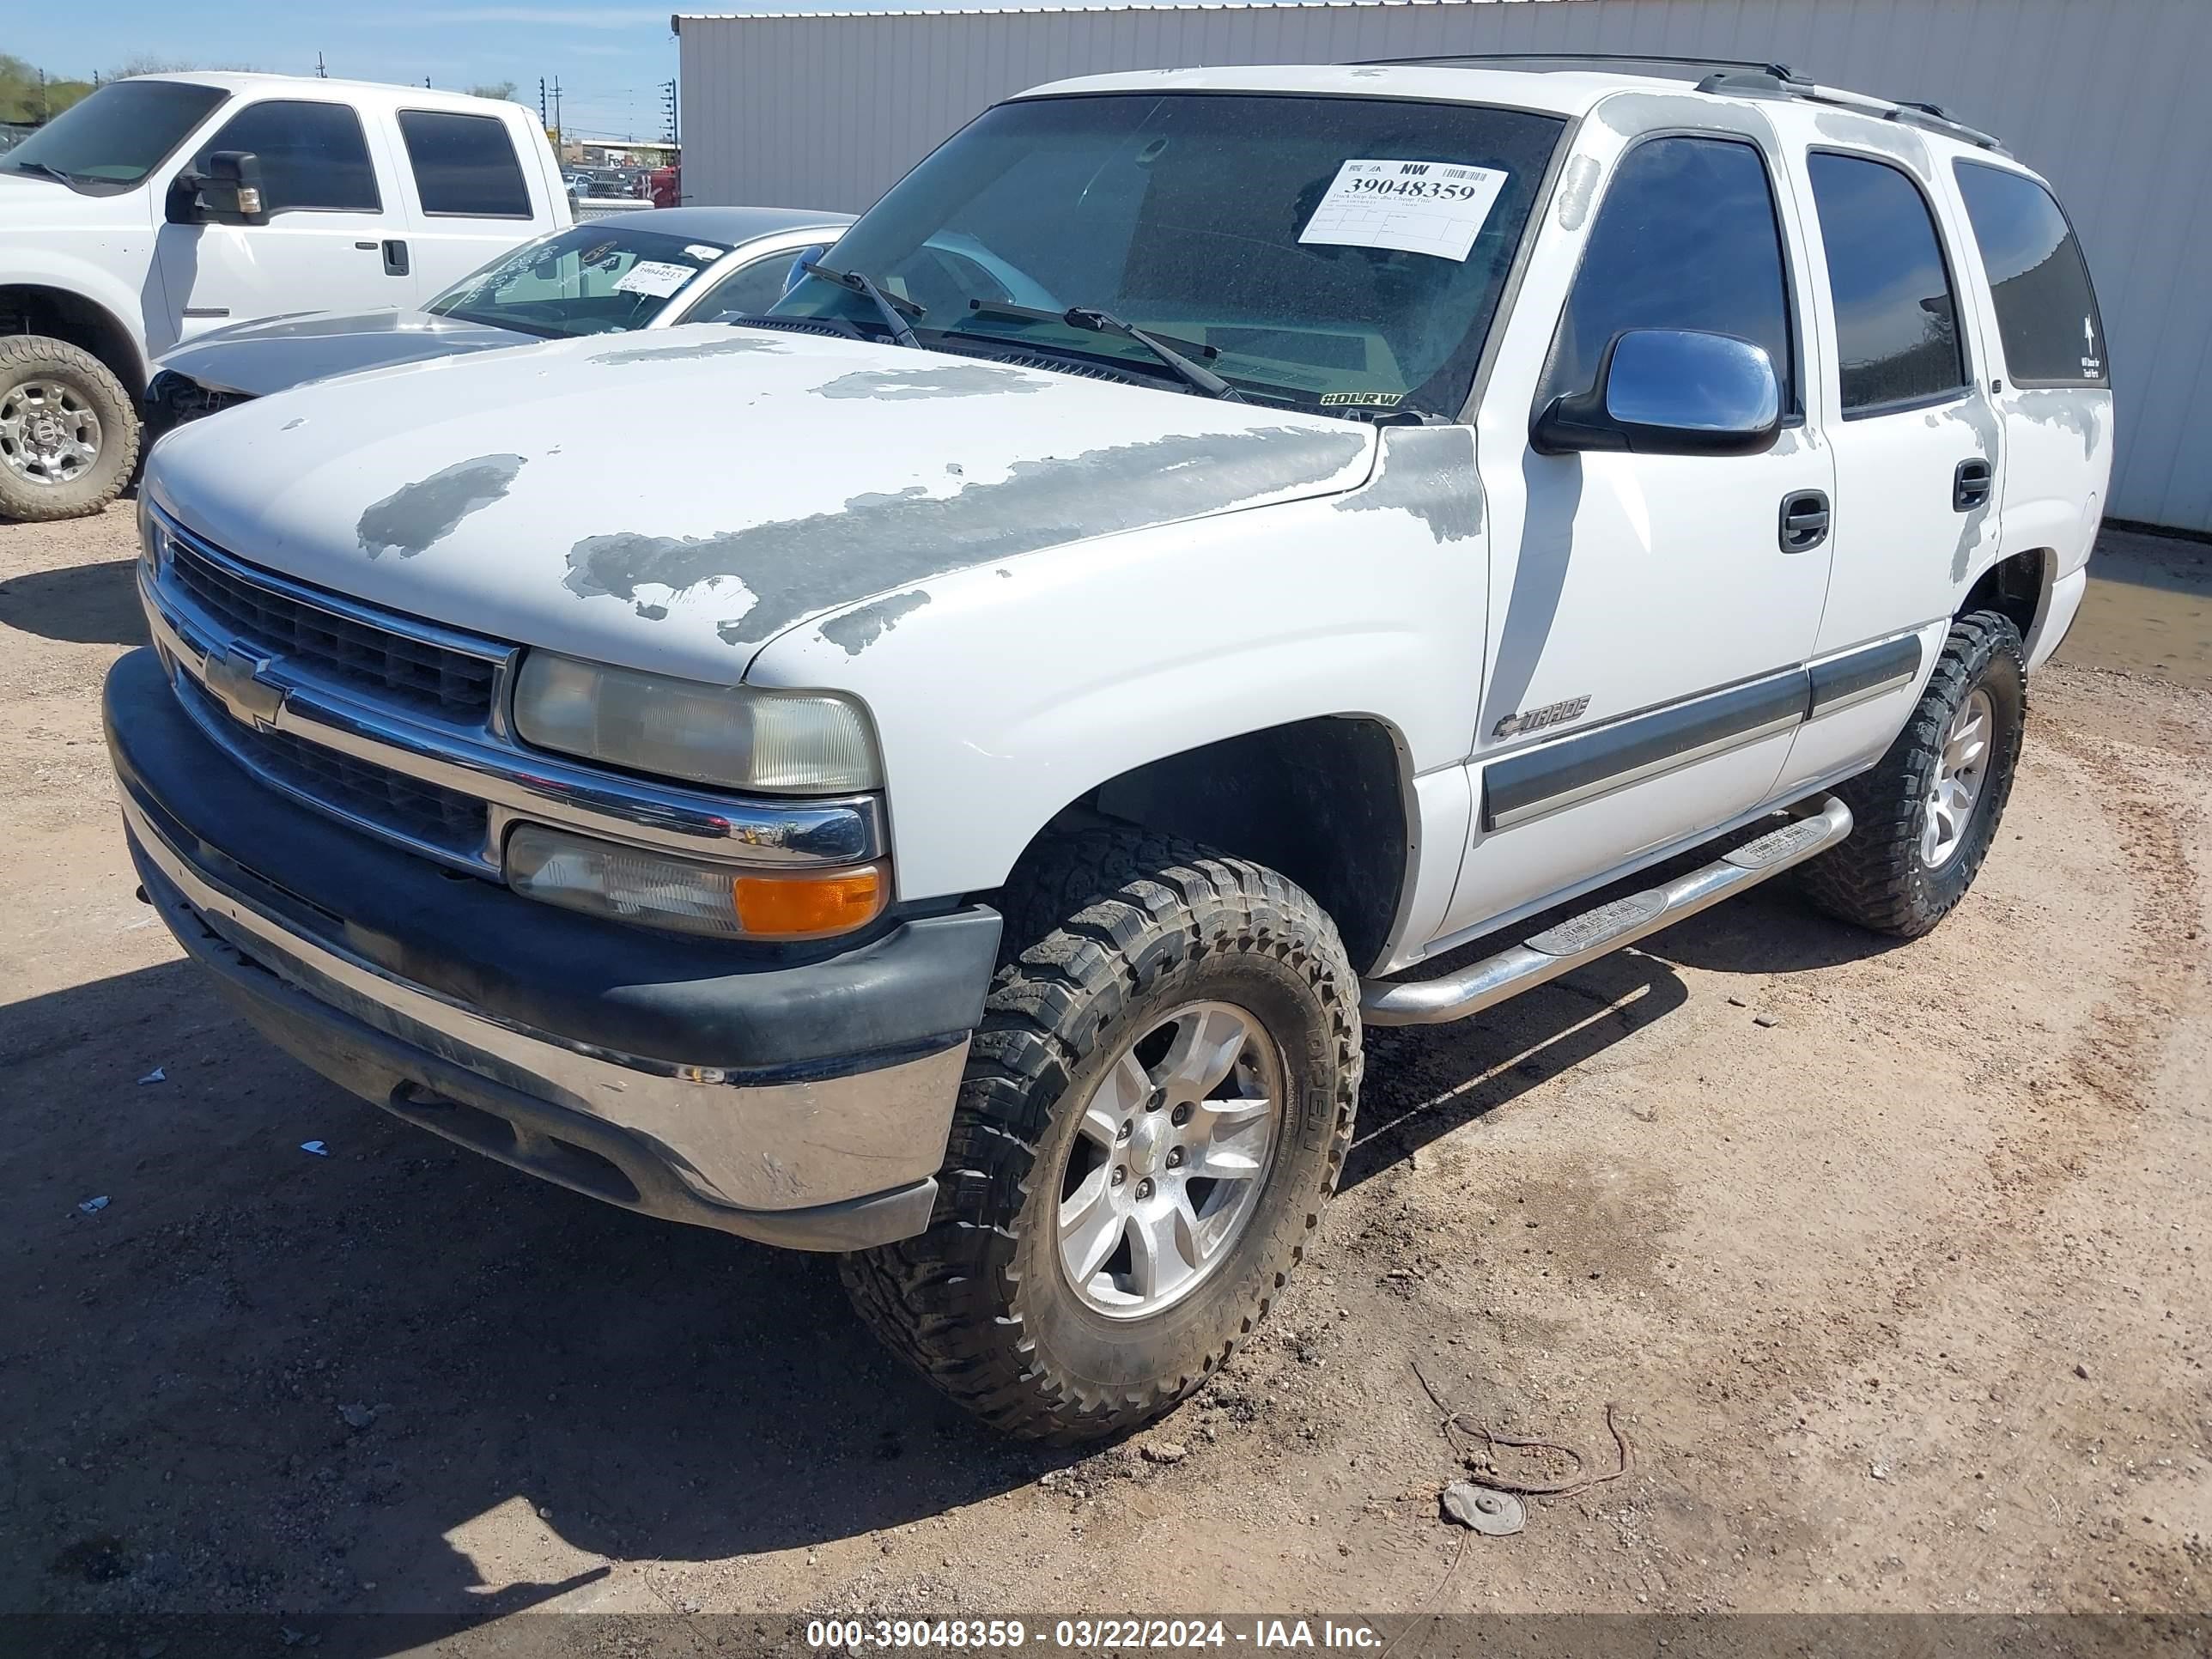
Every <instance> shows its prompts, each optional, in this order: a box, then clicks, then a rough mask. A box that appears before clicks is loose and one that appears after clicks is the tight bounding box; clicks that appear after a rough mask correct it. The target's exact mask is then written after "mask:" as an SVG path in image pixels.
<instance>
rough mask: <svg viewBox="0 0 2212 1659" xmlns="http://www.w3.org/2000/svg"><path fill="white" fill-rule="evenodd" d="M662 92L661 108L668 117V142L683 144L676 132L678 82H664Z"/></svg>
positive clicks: (661, 85)
mask: <svg viewBox="0 0 2212 1659" xmlns="http://www.w3.org/2000/svg"><path fill="white" fill-rule="evenodd" d="M660 91H661V98H660V103H661V107H662V108H663V109H664V110H665V111H666V112H667V115H668V142H669V143H671V144H676V143H682V142H683V140H681V139H680V138H678V137H677V132H676V82H674V81H672V80H671V81H663V82H661V83H660Z"/></svg>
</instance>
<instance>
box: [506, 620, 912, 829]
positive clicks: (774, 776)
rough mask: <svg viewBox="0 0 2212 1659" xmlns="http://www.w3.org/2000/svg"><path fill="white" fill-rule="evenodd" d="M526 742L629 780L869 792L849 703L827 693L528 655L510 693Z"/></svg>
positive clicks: (857, 722) (860, 721) (862, 728)
mask: <svg viewBox="0 0 2212 1659" xmlns="http://www.w3.org/2000/svg"><path fill="white" fill-rule="evenodd" d="M514 729H515V731H516V732H518V733H519V734H520V736H521V738H522V740H523V741H524V742H526V743H531V744H537V745H538V747H539V748H540V749H551V750H557V751H558V752H559V753H561V754H564V755H581V756H584V757H586V758H587V759H591V760H595V761H602V762H605V763H606V764H607V765H609V766H619V767H623V768H625V769H628V770H629V771H633V772H649V773H651V774H653V775H655V776H658V777H668V778H683V779H686V780H689V781H691V782H694V783H712V784H721V785H725V786H726V787H730V788H732V789H759V790H766V791H769V792H771V793H779V794H829V793H841V792H845V791H851V790H860V789H874V788H876V787H879V785H880V783H881V781H882V768H881V767H879V766H878V764H877V763H876V745H875V740H874V739H873V738H872V737H871V736H870V735H869V732H868V723H867V720H866V717H865V716H864V715H863V714H861V713H860V707H859V705H858V704H856V703H854V702H851V701H850V700H849V699H848V698H844V697H841V696H835V695H834V694H832V693H829V692H826V691H778V690H764V689H761V688H757V687H750V686H721V685H706V684H702V683H700V682H699V681H697V680H679V679H671V678H668V677H667V676H665V675H662V674H646V673H641V672H639V671H637V670H635V669H631V668H611V667H606V666H603V665H599V664H595V663H587V662H579V661H577V660H576V659H574V658H573V657H558V656H555V655H553V654H552V653H550V652H545V651H533V652H532V653H530V654H529V655H528V656H526V657H525V658H524V659H522V672H521V674H520V676H519V677H518V678H516V681H515V686H514Z"/></svg>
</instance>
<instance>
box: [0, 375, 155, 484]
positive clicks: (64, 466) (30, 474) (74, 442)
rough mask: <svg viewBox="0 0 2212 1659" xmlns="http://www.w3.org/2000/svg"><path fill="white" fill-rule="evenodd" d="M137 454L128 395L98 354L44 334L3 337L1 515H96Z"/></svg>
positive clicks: (134, 422)
mask: <svg viewBox="0 0 2212 1659" xmlns="http://www.w3.org/2000/svg"><path fill="white" fill-rule="evenodd" d="M137 457H138V421H137V415H136V414H135V412H134V411H133V410H132V409H131V398H130V394H129V393H128V392H125V391H124V389H123V385H122V382H121V381H119V380H117V379H116V378H115V376H114V375H113V374H110V373H109V372H108V369H107V367H106V364H104V363H102V362H100V359H99V358H97V357H95V356H93V355H92V354H91V353H90V352H88V351H86V350H83V349H81V348H79V347H76V346H73V345H70V344H69V343H66V342H64V341H61V340H51V339H47V338H46V337H44V336H42V335H35V334H28V335H22V336H20V337H16V338H13V339H8V340H0V516H5V517H8V518H11V519H21V520H32V521H37V520H48V519H75V518H81V517H82V516H83V515H85V514H86V513H97V512H99V511H100V508H101V507H106V505H107V504H108V502H110V501H113V500H114V499H115V497H116V495H117V494H118V492H119V491H120V490H121V489H122V488H123V486H124V484H125V483H127V482H128V481H129V480H130V477H131V465H132V464H133V463H134V462H135V461H136V460H137Z"/></svg>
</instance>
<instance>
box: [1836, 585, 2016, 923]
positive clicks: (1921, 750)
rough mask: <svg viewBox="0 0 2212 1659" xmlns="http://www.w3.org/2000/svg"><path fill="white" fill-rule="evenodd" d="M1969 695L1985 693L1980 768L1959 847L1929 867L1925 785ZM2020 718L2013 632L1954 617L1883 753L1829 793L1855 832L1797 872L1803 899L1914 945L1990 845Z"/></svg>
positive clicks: (2009, 626) (1970, 878) (1968, 881)
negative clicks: (1986, 753) (1924, 849)
mask: <svg viewBox="0 0 2212 1659" xmlns="http://www.w3.org/2000/svg"><path fill="white" fill-rule="evenodd" d="M1977 689H1979V690H1983V691H1986V692H1987V693H1988V694H1989V698H1990V708H1991V709H1992V710H1993V714H1994V718H1993V721H1992V724H1993V727H1994V729H1993V730H1992V732H1990V759H1989V763H1988V770H1987V773H1986V774H1985V775H1984V780H1983V783H1982V789H1981V793H1980V795H1979V796H1978V798H1977V799H1976V800H1975V802H1974V805H1973V806H1972V810H1971V812H1970V814H1969V817H1968V822H1967V825H1966V830H1965V831H1964V833H1963V834H1962V836H1961V837H1960V843H1959V846H1958V849H1957V850H1956V851H1955V852H1954V853H1953V854H1951V855H1950V857H1949V858H1948V859H1947V860H1944V862H1943V863H1942V864H1941V865H1940V866H1936V867H1935V868H1933V869H1931V868H1929V866H1928V863H1927V861H1926V860H1925V859H1923V857H1922V855H1921V849H1920V837H1921V832H1922V829H1923V826H1924V824H1925V823H1926V813H1927V810H1928V805H1927V804H1928V792H1929V785H1930V783H1931V781H1932V780H1933V778H1934V775H1935V770H1936V762H1937V760H1938V758H1939V757H1940V756H1941V755H1942V749H1943V738H1944V734H1945V732H1948V731H1949V729H1950V726H1951V720H1952V718H1953V716H1954V715H1955V714H1957V713H1958V712H1959V709H1960V707H1961V706H1962V705H1963V704H1964V703H1965V702H1966V699H1967V698H1968V697H1970V696H1972V695H1973V693H1974V691H1975V690H1977ZM2026 725H2027V651H2026V648H2025V647H2023V646H2022V645H2021V638H2020V630H2019V629H2017V628H2015V627H2014V626H2013V623H2012V620H2011V618H2009V617H2004V616H2002V615H2000V614H1999V613H1998V612H1996V611H1973V612H1971V613H1970V614H1968V615H1966V616H1964V617H1960V618H1959V619H1958V621H1956V622H1954V623H1952V624H1951V635H1950V637H1949V638H1948V640H1947V641H1944V645H1943V654H1942V656H1941V657H1939V658H1937V659H1936V670H1935V672H1933V673H1932V674H1930V675H1929V677H1928V684H1927V686H1926V688H1925V689H1924V690H1923V691H1922V692H1921V695H1920V702H1919V706H1918V707H1917V708H1914V709H1913V711H1912V718H1911V720H1907V721H1906V722H1905V729H1904V731H1902V732H1899V733H1898V736H1897V740H1896V742H1894V743H1893V744H1890V746H1889V752H1888V753H1887V754H1886V755H1884V756H1883V757H1881V763H1880V764H1879V765H1877V766H1875V768H1874V769H1873V770H1871V771H1869V772H1863V773H1861V774H1860V775H1858V776H1857V777H1855V778H1853V779H1851V780H1850V781H1848V782H1846V783H1844V784H1842V785H1840V786H1839V787H1838V788H1837V790H1836V793H1837V794H1838V795H1840V796H1842V797H1843V799H1844V805H1848V806H1849V807H1850V809H1851V817H1852V818H1853V820H1854V826H1853V828H1852V830H1851V833H1850V835H1849V836H1846V837H1845V838H1844V842H1843V843H1842V844H1841V845H1840V846H1838V847H1837V848H1834V849H1833V850H1832V851H1830V852H1827V853H1824V854H1821V855H1820V857H1819V858H1817V859H1814V860H1811V861H1810V862H1809V863H1808V864H1807V865H1806V866H1804V869H1803V871H1802V876H1801V880H1802V885H1803V888H1804V890H1805V892H1806V894H1807V895H1808V896H1809V897H1810V898H1811V899H1812V900H1813V902H1814V903H1816V904H1818V905H1819V906H1820V908H1822V909H1824V910H1826V911H1827V912H1828V913H1829V914H1830V915H1833V916H1836V917H1838V918H1840V919H1841V920H1843V921H1850V922H1857V924H1858V925H1859V926H1860V927H1867V928H1871V929H1872V930H1873V931H1875V933H1890V934H1893V935H1895V936H1896V937H1898V938H1899V939H1917V938H1919V937H1920V936H1921V935H1922V934H1923V933H1928V932H1929V931H1930V930H1932V929H1933V928H1934V927H1935V926H1936V923H1937V922H1939V921H1942V920H1943V918H1944V917H1945V916H1947V915H1949V914H1950V913H1951V911H1952V909H1953V908H1954V906H1956V905H1957V903H1958V902H1959V901H1960V899H1962V898H1964V897H1966V890H1967V889H1968V888H1969V887H1971V886H1972V885H1973V882H1974V876H1975V874H1976V872H1978V871H1979V870H1980V869H1981V867H1982V860H1983V859H1984V857H1986V856H1987V855H1988V854H1989V850H1990V842H1992V841H1994V840H1995V839H1996V832H1997V823H1998V821H1999V820H2000V819H2002V817H2003V816H2004V809H2005V801H2006V800H2007V799H2008V797H2009V796H2010V795H2011V793H2012V780H2013V773H2014V771H2015V769H2016V768H2017V767H2018V766H2019V764H2020V745H2021V732H2022V730H2023V729H2024V727H2025V726H2026Z"/></svg>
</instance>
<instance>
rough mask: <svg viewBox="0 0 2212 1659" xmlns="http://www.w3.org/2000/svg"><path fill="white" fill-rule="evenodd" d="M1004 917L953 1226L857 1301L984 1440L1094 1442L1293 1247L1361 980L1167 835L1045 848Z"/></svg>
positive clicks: (1344, 1111)
mask: <svg viewBox="0 0 2212 1659" xmlns="http://www.w3.org/2000/svg"><path fill="white" fill-rule="evenodd" d="M1008 909H1009V915H1008V918H1007V920H1008V943H1007V945H1006V949H1005V951H1004V952H1003V954H1002V957H1001V966H1000V970H999V974H998V976H997V978H996V980H995V981H994V984H993V987H992V992H991V996H990V999H989V1001H988V1002H987V1005H986V1012H985V1016H984V1020H983V1024H982V1025H981V1028H980V1029H979V1030H978V1031H977V1032H976V1036H975V1047H974V1049H973V1052H972V1056H971V1059H970V1060H969V1068H968V1074H967V1077H966V1079H965V1080H964V1082H963V1085H962V1091H961V1097H960V1103H959V1108H958V1111H957V1115H956V1117H955V1120H954V1125H953V1132H952V1139H951V1147H950V1149H949V1156H948V1158H947V1161H946V1165H945V1172H944V1174H943V1176H941V1177H940V1188H941V1197H940V1199H939V1210H938V1213H937V1216H936V1218H935V1219H934V1221H933V1225H932V1226H931V1228H930V1230H929V1231H927V1233H925V1234H923V1235H922V1236H921V1237H919V1238H915V1239H909V1240H906V1241H904V1242H902V1243H897V1244H893V1245H889V1246H886V1247H884V1248H883V1249H876V1250H872V1251H868V1252H866V1253H865V1254H863V1255H855V1256H848V1257H847V1258H846V1260H845V1264H844V1273H845V1282H846V1286H847V1289H848V1291H850V1293H851V1295H852V1297H853V1301H854V1306H855V1307H856V1308H858V1309H859V1310H860V1313H861V1315H862V1316H863V1317H864V1318H866V1320H867V1321H868V1322H869V1323H870V1324H871V1325H872V1326H873V1327H874V1328H875V1330H876V1331H877V1333H878V1335H880V1336H881V1337H883V1339H884V1340H885V1341H886V1342H887V1343H889V1344H890V1346H891V1347H892V1348H894V1349H895V1350H896V1351H897V1352H900V1353H901V1354H902V1355H904V1356H905V1357H906V1358H908V1359H909V1360H910V1361H911V1362H912V1363H913V1364H915V1365H916V1366H917V1367H919V1368H920V1370H921V1371H922V1373H923V1375H925V1376H927V1377H928V1378H929V1379H930V1380H931V1381H932V1382H933V1383H936V1384H937V1385H938V1387H939V1388H940V1389H944V1390H945V1393H947V1394H948V1395H951V1396H952V1397H953V1398H954V1399H955V1400H957V1401H960V1402H961V1403H962V1404H963V1405H964V1406H966V1407H969V1409H970V1410H972V1411H974V1412H975V1413H976V1414H977V1415H979V1416H981V1417H982V1418H983V1419H985V1420H986V1421H987V1422H990V1423H992V1424H993V1425H995V1426H997V1427H999V1428H1000V1429H1003V1430H1005V1431H1007V1432H1009V1433H1012V1434H1017V1435H1020V1436H1023V1437H1028V1438H1034V1439H1045V1440H1054V1441H1060V1442H1064V1443H1065V1442H1073V1441H1079V1440H1087V1439H1093V1438H1096V1437H1100V1436H1103V1435H1109V1434H1114V1433H1116V1432H1119V1431H1123V1430H1126V1429H1128V1428H1132V1427H1133V1426H1135V1425H1138V1424H1140V1423H1142V1422H1144V1421H1145V1420H1146V1419H1149V1418H1151V1417H1153V1416H1156V1415H1157V1414H1158V1413H1161V1412H1163V1411H1165V1410H1166V1409H1168V1408H1169V1407H1171V1406H1173V1405H1174V1404H1175V1403H1176V1401H1179V1400H1181V1399H1182V1398H1183V1397H1184V1396H1185V1395H1188V1394H1189V1393H1190V1392H1191V1391H1192V1390H1193V1389H1196V1388H1197V1387H1198V1386H1199V1385H1200V1383H1203V1382H1204V1381H1205V1379H1206V1376H1208V1375H1209V1374H1210V1373H1211V1372H1212V1370H1214V1369H1215V1368H1216V1367H1218V1365H1219V1364H1221V1362H1222V1361H1223V1360H1224V1359H1225V1358H1227V1357H1228V1356H1229V1354H1230V1353H1231V1352H1233V1351H1234V1349H1235V1348H1236V1346H1237V1344H1238V1343H1239V1342H1240V1341H1242V1340H1243V1338H1244V1337H1245V1336H1246V1335H1247V1334H1249V1333H1250V1332H1251V1330H1252V1329H1253V1328H1254V1327H1255V1325H1256V1324H1257V1323H1258V1322H1259V1321H1260V1320H1261V1319H1262V1318H1263V1317H1265V1316H1266V1314H1267V1309H1268V1306H1269V1304H1270V1303H1271V1302H1272V1301H1273V1297H1274V1295H1275V1293H1276V1291H1278V1290H1279V1289H1280V1288H1281V1286H1282V1285H1283V1284H1284V1282H1285V1279H1286V1277H1287V1275H1288V1274H1289V1273H1290V1271H1291V1267H1293V1266H1294V1265H1295V1264H1296V1263H1297V1261H1298V1260H1299V1259H1300V1258H1301V1256H1302V1255H1304V1250H1305V1246H1306V1241H1307V1238H1308V1237H1309V1236H1310V1234H1311V1232H1312V1231H1313V1229H1314V1228H1315V1227H1316V1225H1318V1223H1319V1221H1320V1217H1321V1210H1322V1205H1323V1203H1324V1202H1325V1201H1326V1200H1327V1199H1328V1195H1329V1194H1330V1193H1331V1192H1332V1191H1334V1188H1335V1185H1336V1177H1337V1173H1338V1171H1339V1170H1340V1168H1341V1167H1342V1164H1343V1161H1344V1153H1345V1149H1346V1145H1347V1144H1348V1142H1349V1139H1350V1136H1351V1128H1352V1107H1353V1103H1354V1101H1355V1099H1356V1097H1357V1094H1358V1083H1359V1071H1360V1045H1359V1020H1358V977H1357V975H1354V973H1353V972H1352V967H1351V964H1350V963H1348V962H1347V961H1346V959H1345V955H1344V947H1343V945H1342V944H1341V943H1340V941H1339V939H1338V938H1337V934H1336V929H1335V927H1334V925H1333V924H1332V923H1331V922H1330V921H1329V919H1328V915H1326V914H1325V913H1324V912H1323V911H1322V909H1321V908H1320V906H1318V905H1317V904H1316V903H1315V902H1314V901H1313V900H1312V899H1311V898H1310V897H1309V896H1307V895H1306V894H1304V892H1302V891H1300V890H1298V889H1297V888H1296V887H1294V886H1292V885H1291V884H1290V883H1289V882H1287V881H1285V880H1284V879H1283V878H1281V877H1280V876H1279V875H1277V874H1275V873H1274V872H1273V871H1270V870H1267V869H1263V868H1262V867H1261V866H1257V865H1254V864H1249V863H1247V862H1245V861H1243V860H1239V859H1231V858H1225V857H1220V856H1218V855H1215V854H1208V853H1206V852H1204V851H1202V850H1201V849H1200V848H1194V847H1191V846H1189V845H1188V844H1184V843H1180V842H1170V841H1166V840H1164V839H1161V838H1158V837H1149V836H1139V835H1135V834H1133V833H1123V832H1120V831H1114V830H1099V831H1094V832H1086V833H1085V834H1083V835H1080V836H1073V837H1070V838H1068V839H1066V840H1065V841H1062V842H1056V843H1054V844H1053V845H1051V846H1049V847H1048V848H1046V849H1045V850H1044V851H1043V852H1042V854H1041V855H1040V856H1039V857H1038V858H1037V859H1036V860H1034V862H1033V864H1032V866H1031V867H1030V868H1029V869H1027V870H1024V872H1020V874H1019V875H1018V878H1017V882H1016V884H1015V886H1014V887H1013V888H1012V890H1010V901H1009V906H1008Z"/></svg>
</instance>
